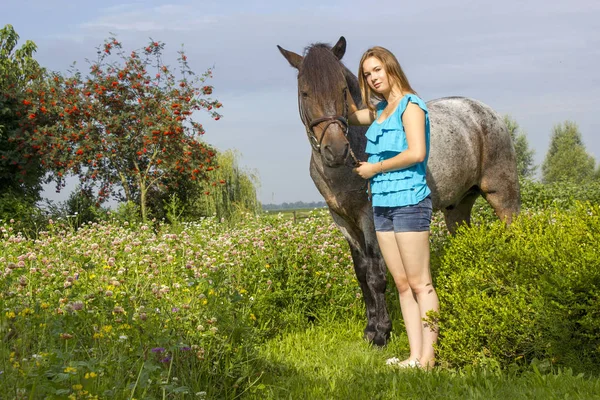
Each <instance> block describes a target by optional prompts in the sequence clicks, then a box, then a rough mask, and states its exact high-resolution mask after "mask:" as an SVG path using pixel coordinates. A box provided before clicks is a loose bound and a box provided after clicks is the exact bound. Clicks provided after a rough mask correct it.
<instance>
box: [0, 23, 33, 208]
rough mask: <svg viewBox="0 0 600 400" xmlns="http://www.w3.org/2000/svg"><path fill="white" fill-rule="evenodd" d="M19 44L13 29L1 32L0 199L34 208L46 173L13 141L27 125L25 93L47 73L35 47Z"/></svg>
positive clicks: (3, 29)
mask: <svg viewBox="0 0 600 400" xmlns="http://www.w3.org/2000/svg"><path fill="white" fill-rule="evenodd" d="M18 41H19V35H18V34H17V32H15V30H14V28H13V27H12V25H6V26H4V28H2V29H0V196H4V195H6V196H8V197H12V198H13V200H15V199H16V200H17V201H24V202H26V203H28V204H30V205H33V204H35V202H36V201H37V200H39V193H40V191H41V178H42V176H43V170H42V169H41V168H40V164H39V160H37V158H36V157H28V154H23V153H22V152H21V150H22V149H21V148H19V146H18V145H17V144H16V143H15V142H14V140H13V139H14V137H15V136H17V134H18V132H19V130H20V127H21V126H22V125H23V124H24V123H25V122H26V121H27V114H26V112H25V109H26V107H27V100H25V91H26V90H27V89H28V88H29V87H30V86H31V85H32V84H33V83H34V82H35V81H36V80H38V79H41V78H42V76H43V74H44V69H43V68H41V67H40V66H39V64H38V63H37V61H36V60H35V59H34V58H33V54H34V53H35V51H36V49H37V47H36V45H35V43H33V42H32V41H30V40H28V41H26V42H25V44H23V45H22V46H21V47H20V48H17V43H18Z"/></svg>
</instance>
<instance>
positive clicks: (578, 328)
mask: <svg viewBox="0 0 600 400" xmlns="http://www.w3.org/2000/svg"><path fill="white" fill-rule="evenodd" d="M599 245H600V207H599V206H598V205H591V204H589V203H587V204H583V203H577V202H575V203H574V207H573V208H572V209H570V210H559V209H547V210H543V211H539V212H528V211H524V212H523V213H522V215H520V216H519V217H518V218H517V219H516V221H514V222H513V224H512V225H511V226H510V227H509V228H505V227H504V225H503V224H502V223H501V222H499V221H496V222H493V223H490V224H485V225H479V226H477V225H474V226H472V227H471V228H466V227H463V228H461V229H460V230H459V233H458V235H457V236H456V237H454V238H451V239H450V244H449V246H448V247H447V249H446V252H445V254H444V255H443V258H442V260H441V264H440V266H439V268H438V270H437V290H438V295H439V297H440V305H441V306H440V308H441V312H440V315H439V317H440V341H439V344H438V355H439V358H440V360H441V362H442V364H444V365H447V366H464V365H467V364H473V363H475V364H477V363H480V362H482V361H483V360H485V359H489V358H492V359H494V360H496V361H497V362H499V363H500V365H502V366H508V365H510V364H514V363H516V364H519V363H527V362H530V361H532V360H533V359H536V358H537V359H547V360H550V362H552V363H554V364H558V365H566V366H570V367H573V368H574V369H576V370H586V369H587V370H589V368H597V367H595V365H597V362H598V359H599V357H600V340H599V339H598V338H599V337H600V301H599V300H600V259H598V257H597V249H598V248H599V247H600V246H599Z"/></svg>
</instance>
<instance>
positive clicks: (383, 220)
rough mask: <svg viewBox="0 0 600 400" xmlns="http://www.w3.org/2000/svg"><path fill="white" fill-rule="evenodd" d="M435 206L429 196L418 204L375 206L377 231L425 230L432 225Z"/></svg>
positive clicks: (374, 217) (374, 214)
mask: <svg viewBox="0 0 600 400" xmlns="http://www.w3.org/2000/svg"><path fill="white" fill-rule="evenodd" d="M432 211H433V207H432V205H431V197H430V196H427V197H425V198H424V199H423V200H421V201H420V202H419V203H418V204H415V205H411V206H401V207H373V221H374V222H375V230H376V231H377V232H391V231H394V232H423V231H428V230H429V227H430V226H431V214H432Z"/></svg>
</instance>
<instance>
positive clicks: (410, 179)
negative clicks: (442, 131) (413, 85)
mask: <svg viewBox="0 0 600 400" xmlns="http://www.w3.org/2000/svg"><path fill="white" fill-rule="evenodd" d="M409 102H410V103H414V104H416V105H418V106H419V107H421V109H422V110H423V111H424V112H425V146H426V154H425V159H424V160H423V161H422V162H420V163H418V164H414V165H412V166H410V167H408V168H404V169H399V170H395V171H391V172H385V173H383V174H376V175H375V176H373V177H372V178H371V194H372V196H373V206H374V207H398V206H408V205H414V204H417V203H419V202H420V201H421V200H423V199H424V198H425V197H427V196H428V195H429V194H430V193H431V190H430V189H429V187H428V186H427V182H426V181H425V176H426V170H427V160H428V158H429V111H428V110H427V105H425V102H424V101H423V100H421V99H420V98H419V97H418V96H416V95H414V94H407V95H405V96H404V97H403V98H402V99H401V100H400V103H399V104H398V107H397V108H396V111H394V113H393V114H392V115H390V116H389V117H387V118H386V119H385V120H384V121H383V122H382V123H379V122H377V119H376V120H375V121H373V123H372V124H371V126H370V127H369V129H368V130H367V133H366V137H367V147H366V150H365V152H366V153H367V154H369V158H368V162H370V163H373V164H376V163H378V162H380V161H382V160H387V159H389V158H392V157H394V156H395V155H397V154H400V153H401V152H403V151H404V150H406V149H408V142H407V140H406V133H405V132H404V126H403V125H402V115H403V114H404V111H405V110H406V107H407V106H408V103H409ZM386 105H387V102H386V101H385V100H384V101H381V102H379V104H377V107H376V108H377V118H379V116H380V115H381V113H382V112H383V109H384V108H385V106H386Z"/></svg>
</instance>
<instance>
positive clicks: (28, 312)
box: [19, 308, 33, 316]
mask: <svg viewBox="0 0 600 400" xmlns="http://www.w3.org/2000/svg"><path fill="white" fill-rule="evenodd" d="M19 314H21V315H22V316H26V315H28V314H33V310H32V309H31V308H24V309H23V310H21V312H20V313H19Z"/></svg>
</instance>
